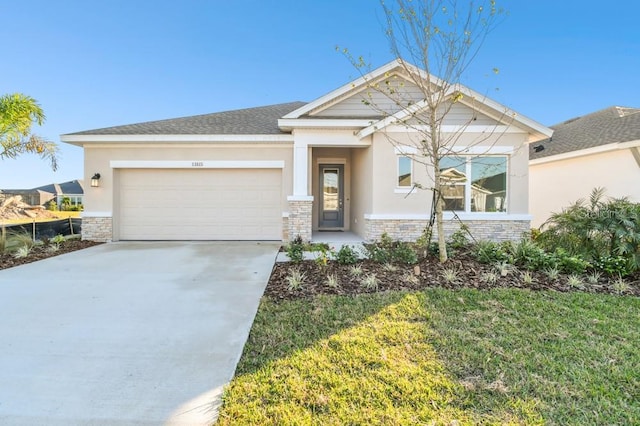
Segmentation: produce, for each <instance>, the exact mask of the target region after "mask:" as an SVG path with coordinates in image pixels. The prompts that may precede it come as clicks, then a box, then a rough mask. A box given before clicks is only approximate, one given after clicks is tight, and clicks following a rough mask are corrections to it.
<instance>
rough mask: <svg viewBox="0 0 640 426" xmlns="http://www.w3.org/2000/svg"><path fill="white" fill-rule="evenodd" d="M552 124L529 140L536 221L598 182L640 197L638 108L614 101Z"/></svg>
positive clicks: (611, 192)
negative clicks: (541, 137) (548, 130)
mask: <svg viewBox="0 0 640 426" xmlns="http://www.w3.org/2000/svg"><path fill="white" fill-rule="evenodd" d="M551 128H552V129H553V130H554V132H553V136H552V137H550V138H548V139H545V140H543V141H540V142H537V143H535V144H532V145H530V153H529V156H530V161H529V179H530V183H531V185H530V188H529V204H530V205H531V213H532V215H533V222H532V225H533V226H535V227H539V226H540V225H542V224H543V223H544V222H545V221H546V220H547V219H548V218H549V217H550V216H551V213H553V212H560V211H562V209H563V208H565V207H568V206H569V205H570V204H572V203H573V202H575V201H577V200H578V199H581V198H588V197H589V195H590V193H591V191H592V190H593V188H596V187H603V188H605V189H606V193H605V195H607V196H610V197H629V199H630V200H631V201H634V202H640V108H628V107H620V106H613V107H609V108H606V109H603V110H601V111H597V112H594V113H591V114H588V115H585V116H583V117H576V118H572V119H571V120H567V121H565V122H563V123H560V124H557V125H555V126H551Z"/></svg>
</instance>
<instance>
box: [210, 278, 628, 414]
mask: <svg viewBox="0 0 640 426" xmlns="http://www.w3.org/2000/svg"><path fill="white" fill-rule="evenodd" d="M639 366H640V299H638V298H635V297H617V296H610V295H602V294H587V293H580V292H575V293H558V292H530V291H526V290H518V289H496V290H491V291H478V290H471V289H463V290H458V291H451V290H444V289H428V290H425V291H421V292H412V293H407V292H385V293H376V294H363V295H359V296H326V295H321V296H316V297H314V298H313V299H301V300H290V301H281V302H277V303H276V302H274V301H272V300H270V299H268V298H265V299H263V301H262V303H261V306H260V309H259V311H258V314H257V317H256V321H255V323H254V326H253V329H252V331H251V335H250V337H249V341H248V343H247V345H246V346H245V351H244V354H243V356H242V359H241V360H240V364H239V365H238V370H237V372H236V377H235V379H234V380H233V381H232V383H231V384H230V386H229V387H228V388H227V390H226V392H225V396H224V405H223V407H222V409H221V412H220V417H219V424H223V425H229V424H255V425H263V424H271V425H282V424H287V425H342V424H352V425H356V424H372V425H375V424H380V425H382V424H385V425H388V424H394V425H415V424H445V425H454V424H527V425H528V424H576V425H603V424H606V425H614V424H618V425H622V424H625V425H626V424H640V374H639V371H640V370H639V368H640V367H639Z"/></svg>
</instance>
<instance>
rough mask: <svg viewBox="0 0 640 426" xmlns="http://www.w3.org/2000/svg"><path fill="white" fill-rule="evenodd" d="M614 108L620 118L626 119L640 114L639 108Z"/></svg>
mask: <svg viewBox="0 0 640 426" xmlns="http://www.w3.org/2000/svg"><path fill="white" fill-rule="evenodd" d="M614 108H615V109H616V111H617V112H618V115H619V116H620V117H626V116H628V115H632V114H637V113H639V112H640V108H630V107H623V106H616V107H614Z"/></svg>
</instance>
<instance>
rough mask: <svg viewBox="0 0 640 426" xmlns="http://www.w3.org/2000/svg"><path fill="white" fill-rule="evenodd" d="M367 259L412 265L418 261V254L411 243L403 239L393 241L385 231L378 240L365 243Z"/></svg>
mask: <svg viewBox="0 0 640 426" xmlns="http://www.w3.org/2000/svg"><path fill="white" fill-rule="evenodd" d="M364 248H365V255H366V257H367V259H369V260H371V261H373V262H376V263H392V262H397V263H403V264H405V265H413V264H415V263H417V262H418V254H417V253H416V251H415V250H414V249H413V247H412V246H411V244H409V243H407V242H404V241H393V240H392V239H391V237H389V235H387V234H386V233H384V234H382V237H381V238H380V241H376V242H374V243H371V244H365V246H364Z"/></svg>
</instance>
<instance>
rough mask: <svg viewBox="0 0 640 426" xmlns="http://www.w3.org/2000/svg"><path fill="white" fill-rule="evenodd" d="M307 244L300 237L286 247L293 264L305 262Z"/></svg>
mask: <svg viewBox="0 0 640 426" xmlns="http://www.w3.org/2000/svg"><path fill="white" fill-rule="evenodd" d="M304 248H305V243H304V241H302V237H300V235H298V236H297V237H295V238H294V239H293V240H292V241H291V242H290V243H289V244H287V246H286V247H285V252H286V253H287V256H289V259H290V260H291V262H293V263H300V262H302V261H303V260H304Z"/></svg>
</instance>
